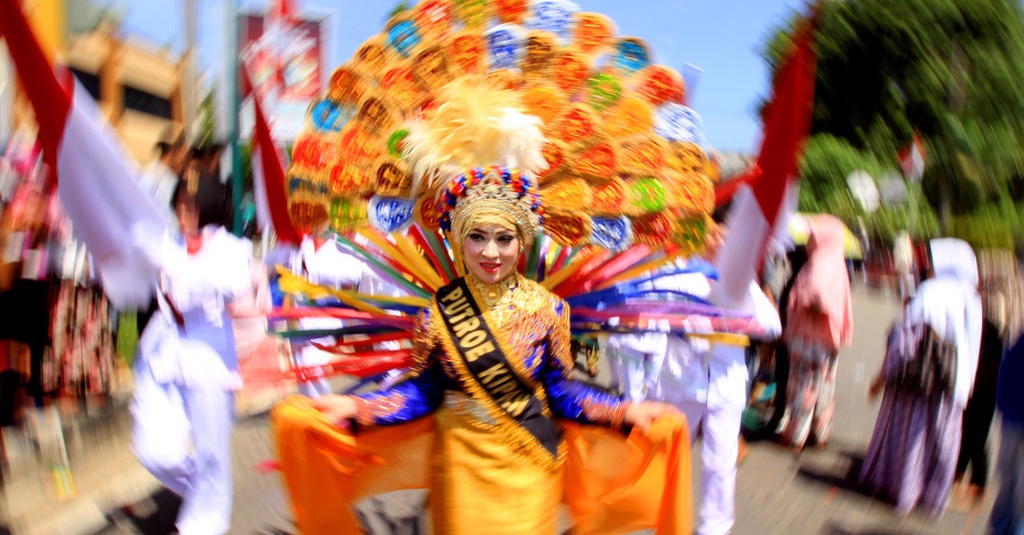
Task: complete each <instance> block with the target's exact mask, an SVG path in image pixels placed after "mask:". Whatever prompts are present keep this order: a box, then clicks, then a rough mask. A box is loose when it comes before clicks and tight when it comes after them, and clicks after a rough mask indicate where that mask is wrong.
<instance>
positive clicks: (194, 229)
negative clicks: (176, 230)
mask: <svg viewBox="0 0 1024 535" xmlns="http://www.w3.org/2000/svg"><path fill="white" fill-rule="evenodd" d="M174 213H175V215H177V216H178V224H179V225H181V233H182V234H184V235H186V236H194V235H196V234H198V233H199V209H198V208H197V207H196V203H195V201H191V200H185V199H179V200H178V202H177V203H176V204H175V205H174Z"/></svg>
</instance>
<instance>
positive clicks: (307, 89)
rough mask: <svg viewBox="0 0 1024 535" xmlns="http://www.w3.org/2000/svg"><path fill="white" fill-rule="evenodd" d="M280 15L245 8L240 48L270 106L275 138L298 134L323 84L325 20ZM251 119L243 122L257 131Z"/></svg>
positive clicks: (288, 138) (280, 139)
mask: <svg viewBox="0 0 1024 535" xmlns="http://www.w3.org/2000/svg"><path fill="white" fill-rule="evenodd" d="M275 19H276V20H274V21H273V22H271V21H270V20H269V19H268V18H267V17H266V16H264V14H262V13H244V14H241V15H240V17H239V25H238V32H239V35H238V50H239V51H241V54H240V56H241V57H242V58H244V59H245V60H246V61H247V62H248V64H249V66H250V68H251V69H252V70H251V73H252V78H253V80H252V82H253V86H254V89H255V91H256V93H257V94H258V95H259V96H260V100H261V101H262V102H263V104H264V107H265V109H266V110H267V112H268V116H269V117H268V118H269V120H270V124H271V130H272V131H273V134H274V139H275V140H276V141H278V142H284V143H288V142H292V141H295V138H297V137H298V135H299V132H300V131H301V130H302V126H303V122H304V121H305V117H306V110H307V109H308V107H309V105H310V103H312V102H313V100H314V99H316V97H317V96H318V95H319V94H320V93H321V92H322V89H323V83H324V74H323V55H324V51H325V45H326V43H325V38H324V35H325V34H324V30H325V24H324V22H325V21H324V19H312V18H298V17H295V16H287V17H275ZM240 87H241V84H240ZM245 97H247V95H242V98H243V99H245ZM251 121H252V117H251V115H249V114H246V117H245V118H244V119H243V123H248V124H242V125H241V131H243V132H249V131H252V122H251Z"/></svg>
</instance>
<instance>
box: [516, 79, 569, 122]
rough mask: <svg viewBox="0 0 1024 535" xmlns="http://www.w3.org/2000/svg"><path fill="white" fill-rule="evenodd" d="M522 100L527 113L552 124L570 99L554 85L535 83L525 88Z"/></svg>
mask: <svg viewBox="0 0 1024 535" xmlns="http://www.w3.org/2000/svg"><path fill="white" fill-rule="evenodd" d="M522 102H523V107H524V108H525V110H526V112H527V113H529V114H531V115H536V116H537V117H540V119H541V121H544V124H550V123H552V122H553V121H554V120H555V118H556V117H558V114H559V113H560V112H561V111H562V110H563V109H564V108H565V107H566V106H567V105H568V104H569V99H568V98H566V97H565V95H564V94H563V93H562V92H561V91H559V90H558V89H557V88H555V87H554V86H549V85H534V86H527V87H525V88H524V89H523V96H522Z"/></svg>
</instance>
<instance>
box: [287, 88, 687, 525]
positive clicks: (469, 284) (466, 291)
mask: <svg viewBox="0 0 1024 535" xmlns="http://www.w3.org/2000/svg"><path fill="white" fill-rule="evenodd" d="M446 94H447V96H448V97H449V98H447V99H446V100H445V104H444V105H442V106H441V107H440V108H439V109H438V110H437V111H436V112H435V115H434V118H433V121H432V124H433V125H435V126H432V127H430V128H419V129H417V128H416V126H415V125H414V127H413V128H412V129H411V130H412V133H411V134H410V136H409V139H408V140H407V141H406V150H405V153H406V158H407V159H408V160H409V161H412V162H421V163H422V162H426V161H427V160H430V161H436V159H434V158H433V154H432V153H433V151H435V150H437V147H438V146H442V147H450V146H451V136H449V139H448V141H447V142H442V143H440V144H439V143H438V141H437V137H438V132H439V129H438V128H437V127H436V125H437V124H451V120H452V119H453V118H466V117H469V119H467V122H470V123H474V122H475V121H476V122H477V124H475V126H473V128H472V130H473V132H475V135H474V136H472V137H474V138H475V137H477V136H484V137H487V136H488V135H491V136H492V137H489V139H498V138H496V137H493V136H499V137H501V136H504V137H505V138H508V139H513V140H514V141H518V142H519V143H515V142H513V143H510V144H505V143H499V145H502V146H504V147H508V146H515V147H519V149H518V150H515V149H513V150H508V149H505V150H504V151H502V150H496V148H495V147H488V146H481V147H476V146H472V144H471V143H472V142H471V141H468V142H466V146H467V147H472V148H471V149H469V153H470V154H472V156H469V157H468V159H469V160H472V159H477V160H478V161H479V160H480V159H492V160H493V161H497V162H500V163H502V164H504V165H492V166H490V167H486V168H474V169H471V170H470V171H467V172H465V173H463V174H459V175H458V176H455V178H453V179H450V180H447V181H445V180H444V179H441V178H439V177H441V176H449V177H450V176H452V175H453V174H454V173H451V172H450V169H451V168H452V165H459V164H461V163H465V161H466V159H464V158H455V159H454V160H455V161H452V162H446V163H444V164H441V165H436V164H433V165H431V164H426V163H423V164H422V165H421V166H420V167H419V168H420V169H421V170H422V172H421V173H419V176H418V177H417V178H418V182H417V186H416V187H417V188H418V189H423V190H425V191H427V192H430V191H437V190H439V189H441V190H443V194H442V199H443V204H444V206H445V212H444V216H443V219H442V227H443V228H445V229H446V230H448V231H449V234H448V236H449V240H451V244H452V251H453V252H454V253H455V254H456V256H457V258H459V259H460V260H461V262H462V263H463V264H464V266H465V275H464V276H463V277H458V278H455V279H454V280H453V281H452V282H451V283H450V284H448V285H445V286H443V287H441V288H440V289H439V290H438V291H437V292H436V293H435V295H434V297H433V299H431V301H430V304H429V306H428V307H426V309H424V310H423V311H422V312H421V313H420V315H419V317H418V320H417V323H416V329H415V336H414V339H413V346H414V348H413V355H414V363H413V366H412V368H411V370H410V371H409V373H408V374H407V376H406V378H405V379H404V380H402V381H399V382H398V383H397V384H395V385H393V386H391V387H390V388H387V389H385V390H382V391H377V392H371V393H366V394H359V395H350V396H340V395H333V396H325V397H322V398H320V399H319V400H316V401H314V402H302V401H301V400H300V401H294V400H293V401H292V402H290V403H289V402H286V403H285V404H283V405H282V406H281V407H279V408H278V409H277V410H276V411H275V417H274V420H275V427H276V430H277V433H278V446H279V453H280V456H281V459H282V468H283V469H284V471H285V479H286V481H287V482H288V486H289V490H290V491H292V500H293V506H294V507H295V509H296V514H297V517H298V518H297V522H298V524H299V527H300V528H301V529H302V530H303V531H304V532H307V533H312V532H325V533H326V532H328V531H330V530H331V529H335V530H336V529H342V528H338V527H337V526H338V524H334V525H333V527H328V526H327V525H324V524H318V523H317V515H316V514H315V513H311V511H312V510H314V509H316V507H315V506H313V507H309V506H308V504H305V503H302V502H303V498H302V493H303V492H305V491H304V490H303V489H301V488H299V487H300V486H302V485H309V484H311V483H309V482H303V481H300V480H299V477H300V476H299V474H300V473H308V472H304V468H302V467H299V466H296V465H295V464H294V463H292V462H291V460H292V459H295V458H297V457H302V456H303V454H302V452H303V449H304V448H306V447H307V446H306V445H305V444H304V441H301V440H300V441H295V440H294V438H295V437H296V436H300V435H303V434H304V433H305V432H306V431H308V430H310V429H314V428H317V427H322V426H323V425H324V424H325V423H326V424H328V425H329V424H336V425H338V426H340V427H342V428H345V427H349V426H350V425H352V424H356V425H357V426H358V427H357V428H358V429H364V428H367V427H376V426H389V425H395V424H402V423H407V422H411V421H413V420H416V419H419V418H421V417H424V416H427V415H429V414H431V413H436V414H435V416H434V418H433V422H434V423H433V431H434V439H433V445H432V447H433V450H432V453H430V454H429V455H430V456H431V458H432V459H433V460H432V461H431V460H428V459H421V460H420V462H421V463H422V464H429V465H430V466H431V468H430V470H431V473H430V476H429V486H430V489H431V504H432V518H433V522H434V531H435V533H469V532H475V531H477V530H479V529H480V526H489V527H488V531H489V532H492V533H554V532H555V531H556V529H557V521H558V512H559V507H558V504H559V503H560V502H561V499H562V493H563V475H562V473H563V466H564V465H565V463H566V458H567V456H568V455H569V452H568V450H567V445H566V444H565V443H564V442H563V439H562V434H563V433H562V431H561V430H560V428H559V426H558V425H557V423H556V418H558V419H567V420H573V421H577V422H581V423H587V424H598V425H601V426H605V427H610V428H613V429H620V428H623V427H632V428H635V429H637V431H635V432H634V433H635V434H643V433H644V432H647V431H648V430H650V428H651V426H652V423H653V422H654V420H655V419H656V418H658V417H659V416H661V415H664V414H671V413H675V412H676V411H675V410H674V409H673V408H671V407H670V406H668V405H664V404H660V403H629V402H625V401H622V400H620V399H619V398H617V397H615V396H612V395H609V394H607V393H605V392H603V391H601V390H598V389H596V388H593V387H590V386H588V385H585V384H583V383H580V382H576V381H574V380H572V379H571V373H572V370H573V361H574V359H573V356H572V353H571V351H570V332H569V307H568V305H567V304H566V303H565V301H563V300H562V299H561V298H559V297H557V296H556V295H554V294H552V293H550V292H549V291H548V290H546V289H545V288H543V287H542V286H541V285H539V284H538V283H536V282H534V281H532V280H529V279H527V278H525V277H524V276H522V275H521V274H520V273H518V272H517V266H518V265H519V260H520V257H521V256H522V255H523V253H524V251H528V250H529V249H530V247H531V245H532V242H533V240H534V239H535V237H536V236H538V234H539V232H540V230H541V224H542V212H543V210H542V208H541V205H540V198H539V197H538V195H537V194H536V189H535V186H534V185H533V184H532V181H531V179H530V178H529V177H528V175H526V174H525V173H521V172H519V171H518V170H516V168H515V167H522V168H525V169H528V170H532V169H537V168H538V167H540V166H543V159H542V158H541V157H540V151H539V144H538V143H536V142H535V141H536V140H537V139H542V138H541V134H540V131H539V128H538V123H539V120H538V119H536V118H535V117H532V116H529V115H526V114H522V113H520V112H518V111H517V110H516V109H514V108H513V107H510V106H509V103H510V102H513V101H512V100H509V99H510V97H511V93H510V92H508V91H501V90H496V89H495V88H493V87H491V86H490V85H489V84H487V83H476V82H467V83H466V84H465V85H461V84H455V86H454V87H452V88H449V90H448V92H447V93H446ZM495 110H497V111H495ZM495 118H500V119H497V120H496V119H495ZM448 134H450V135H451V134H452V132H448ZM455 137H460V135H458V134H455ZM460 138H461V137H460ZM453 152H454V151H453ZM488 153H489V154H488ZM413 167H414V168H415V166H413ZM445 186H446V187H445ZM428 195H429V193H428ZM310 405H311V406H312V407H313V408H315V409H317V410H318V411H320V415H319V416H317V415H314V414H312V413H310V412H308V408H309V407H310ZM672 418H675V420H673V421H675V422H677V423H676V424H674V425H676V426H679V425H681V418H679V417H678V416H674V417H672ZM670 420H671V419H670ZM682 427H683V428H685V426H682ZM415 433H416V431H410V432H409V433H408V434H406V436H410V434H411V435H413V436H414V435H415ZM675 436H676V437H677V438H679V439H682V440H685V438H683V437H685V434H676V435H675ZM361 438H362V435H361V434H357V435H356V437H355V440H356V441H358V440H359V439H361ZM410 442H412V441H410ZM410 449H414V448H413V447H412V446H410ZM368 451H372V450H369V449H368ZM676 455H677V456H678V452H677V453H676ZM302 462H304V461H300V463H302ZM606 462H610V460H608V461H606ZM310 475H312V474H311V473H310ZM654 497H656V498H659V499H660V498H661V496H660V495H659V496H652V498H654ZM658 501H660V500H658ZM338 506H339V504H333V508H335V509H336V508H337V507H338ZM686 510H688V508H685V507H684V508H683V511H682V512H681V513H682V514H683V516H685V517H686V520H685V521H684V523H685V524H686V525H687V526H688V514H685V511H686Z"/></svg>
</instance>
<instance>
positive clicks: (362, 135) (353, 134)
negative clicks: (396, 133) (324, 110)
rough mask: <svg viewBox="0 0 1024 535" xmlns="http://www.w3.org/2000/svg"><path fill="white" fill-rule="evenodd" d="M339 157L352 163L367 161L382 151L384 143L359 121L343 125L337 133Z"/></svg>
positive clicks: (380, 154)
mask: <svg viewBox="0 0 1024 535" xmlns="http://www.w3.org/2000/svg"><path fill="white" fill-rule="evenodd" d="M338 146H339V147H340V152H339V154H340V157H342V158H344V159H346V160H348V161H351V162H352V163H357V164H358V163H368V162H372V161H374V160H376V159H377V158H380V157H381V156H382V155H383V153H384V143H383V142H382V141H381V140H378V139H377V138H376V137H374V135H373V134H372V133H371V132H370V131H369V130H367V129H366V128H365V127H363V126H362V125H361V124H359V123H355V122H353V123H350V124H348V125H345V128H343V129H342V130H341V133H340V134H339V135H338Z"/></svg>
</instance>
